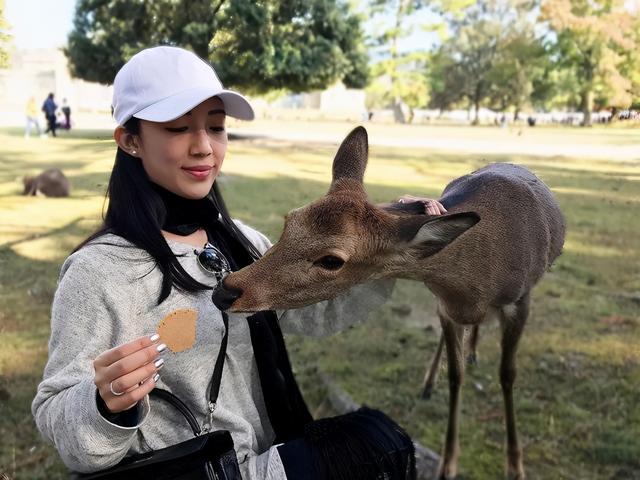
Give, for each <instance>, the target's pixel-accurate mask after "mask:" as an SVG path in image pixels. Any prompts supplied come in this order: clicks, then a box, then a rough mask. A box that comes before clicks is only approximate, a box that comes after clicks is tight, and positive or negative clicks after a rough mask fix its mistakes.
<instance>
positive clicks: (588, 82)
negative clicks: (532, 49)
mask: <svg viewBox="0 0 640 480" xmlns="http://www.w3.org/2000/svg"><path fill="white" fill-rule="evenodd" d="M639 16H640V13H638V12H635V14H634V13H631V12H630V11H629V8H628V7H627V5H626V4H625V2H624V1H623V0H594V1H591V2H585V1H583V0H570V1H568V0H545V1H544V2H543V4H542V18H543V19H544V20H546V21H548V23H549V26H550V27H551V29H552V30H553V31H554V32H555V34H556V37H557V46H558V49H557V51H558V52H559V54H560V56H559V58H558V63H559V64H560V65H561V66H563V67H564V68H569V69H571V70H573V71H574V72H575V78H576V79H577V81H578V88H579V93H580V103H581V105H580V106H581V109H582V111H583V112H584V115H585V120H584V123H585V125H590V123H591V111H592V110H593V108H594V105H595V104H598V106H613V107H620V108H627V107H629V105H631V103H632V101H633V96H634V92H635V94H637V92H638V90H637V85H638V83H637V80H638V76H639V74H638V69H639V68H640V63H639V61H638V60H639V59H638V54H637V50H638V48H639V47H640V36H639V35H640V34H638V26H639V25H640V23H639Z"/></svg>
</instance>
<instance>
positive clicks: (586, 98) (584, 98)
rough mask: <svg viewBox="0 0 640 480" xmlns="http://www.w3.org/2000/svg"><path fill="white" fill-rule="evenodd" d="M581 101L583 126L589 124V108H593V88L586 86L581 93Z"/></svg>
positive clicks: (588, 125)
mask: <svg viewBox="0 0 640 480" xmlns="http://www.w3.org/2000/svg"><path fill="white" fill-rule="evenodd" d="M581 103H582V105H581V106H582V114H583V115H584V118H583V119H582V126H583V127H590V126H591V110H593V90H592V89H591V88H590V87H588V88H586V89H585V90H584V91H583V92H582V95H581Z"/></svg>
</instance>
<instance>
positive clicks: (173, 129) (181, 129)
mask: <svg viewBox="0 0 640 480" xmlns="http://www.w3.org/2000/svg"><path fill="white" fill-rule="evenodd" d="M167 131H169V132H171V133H182V132H186V131H187V127H167Z"/></svg>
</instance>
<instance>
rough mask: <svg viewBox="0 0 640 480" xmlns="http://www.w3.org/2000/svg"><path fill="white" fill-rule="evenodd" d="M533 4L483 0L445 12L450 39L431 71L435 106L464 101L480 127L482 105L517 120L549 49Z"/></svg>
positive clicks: (434, 59) (520, 0)
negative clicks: (538, 30) (509, 111)
mask: <svg viewBox="0 0 640 480" xmlns="http://www.w3.org/2000/svg"><path fill="white" fill-rule="evenodd" d="M533 6H534V5H533V1H532V0H481V1H477V2H474V3H473V4H472V5H468V6H466V7H464V6H463V7H462V9H460V8H457V9H455V10H452V11H451V10H446V9H445V10H443V15H444V17H445V19H446V21H447V24H448V27H449V32H450V33H449V36H448V38H445V39H444V41H443V43H442V45H441V46H440V48H439V49H438V50H437V51H436V53H435V54H434V55H433V56H432V62H431V65H430V66H429V69H428V72H429V73H428V76H429V79H430V80H429V81H430V86H431V98H432V100H431V105H432V106H433V107H436V108H440V109H445V108H449V107H450V106H451V105H454V104H457V103H459V102H460V101H462V100H463V99H466V100H467V102H468V103H469V105H470V107H473V109H474V110H475V118H474V119H473V124H478V123H479V111H480V107H481V106H483V105H488V106H489V107H491V108H493V109H495V110H500V111H505V110H507V109H509V108H513V109H514V116H515V117H517V115H518V113H519V112H520V110H521V109H522V108H523V107H524V106H525V105H526V104H528V103H529V101H530V97H531V94H532V92H533V91H534V84H535V82H536V80H537V79H538V78H539V77H542V76H543V75H544V73H545V68H544V65H545V53H546V52H545V50H544V48H543V45H542V42H541V41H540V40H539V39H538V38H537V37H536V35H534V23H533V22H534V20H533V18H532V15H531V12H532V11H533V10H534V9H533Z"/></svg>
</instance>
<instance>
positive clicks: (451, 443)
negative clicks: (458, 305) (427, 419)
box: [438, 314, 464, 480]
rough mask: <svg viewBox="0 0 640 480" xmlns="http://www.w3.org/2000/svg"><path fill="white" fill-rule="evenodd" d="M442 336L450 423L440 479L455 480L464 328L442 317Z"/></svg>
mask: <svg viewBox="0 0 640 480" xmlns="http://www.w3.org/2000/svg"><path fill="white" fill-rule="evenodd" d="M440 323H441V324H442V335H443V337H444V343H445V345H446V351H447V366H448V372H447V373H448V376H449V423H448V425H447V436H446V439H445V444H444V451H443V454H442V459H441V463H440V469H439V473H438V478H440V479H447V480H449V479H453V478H455V476H456V474H457V473H458V456H459V455H460V446H459V444H458V418H459V415H460V391H461V387H462V379H463V377H464V361H463V349H462V346H463V341H464V328H463V327H462V326H460V325H458V324H456V323H454V322H453V321H452V320H450V319H448V318H447V317H445V316H444V315H442V314H441V315H440Z"/></svg>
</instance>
